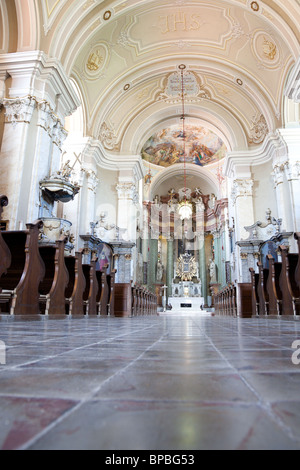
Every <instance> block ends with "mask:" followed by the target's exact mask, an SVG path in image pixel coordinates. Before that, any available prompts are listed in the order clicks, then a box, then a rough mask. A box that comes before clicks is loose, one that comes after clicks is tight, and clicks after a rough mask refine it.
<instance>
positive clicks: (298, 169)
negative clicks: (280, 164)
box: [285, 162, 300, 181]
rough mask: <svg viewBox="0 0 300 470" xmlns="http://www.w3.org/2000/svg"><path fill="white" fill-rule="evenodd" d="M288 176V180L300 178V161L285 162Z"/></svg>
mask: <svg viewBox="0 0 300 470" xmlns="http://www.w3.org/2000/svg"><path fill="white" fill-rule="evenodd" d="M285 169H286V176H287V179H288V181H293V180H299V177H300V162H295V163H291V162H286V164H285Z"/></svg>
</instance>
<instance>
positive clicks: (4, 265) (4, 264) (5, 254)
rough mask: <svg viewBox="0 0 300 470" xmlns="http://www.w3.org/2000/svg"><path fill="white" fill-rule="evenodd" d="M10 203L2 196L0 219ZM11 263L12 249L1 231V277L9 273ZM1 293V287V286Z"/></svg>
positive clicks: (0, 197) (0, 200)
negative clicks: (4, 208)
mask: <svg viewBox="0 0 300 470" xmlns="http://www.w3.org/2000/svg"><path fill="white" fill-rule="evenodd" d="M7 205H8V199H7V197H6V196H3V195H1V196H0V220H1V216H2V212H3V207H6V206H7ZM10 265H11V253H10V250H9V248H8V246H7V244H6V243H5V241H4V240H3V237H2V232H1V231H0V278H1V276H2V275H3V274H6V273H7V270H8V268H9V267H10ZM0 293H1V287H0Z"/></svg>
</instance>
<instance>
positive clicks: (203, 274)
mask: <svg viewBox="0 0 300 470" xmlns="http://www.w3.org/2000/svg"><path fill="white" fill-rule="evenodd" d="M206 265H207V262H206V256H205V238H204V236H202V237H201V238H200V239H199V276H200V279H201V283H202V297H204V303H205V305H207V268H206Z"/></svg>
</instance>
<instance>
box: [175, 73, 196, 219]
mask: <svg viewBox="0 0 300 470" xmlns="http://www.w3.org/2000/svg"><path fill="white" fill-rule="evenodd" d="M185 69H186V65H184V64H181V65H179V70H180V72H181V101H182V115H181V120H182V139H183V159H184V161H183V165H184V169H183V171H184V197H183V199H182V200H181V201H180V203H179V208H178V213H179V216H180V218H181V220H186V219H190V218H191V217H192V215H193V206H192V204H191V202H190V201H188V200H187V184H186V181H187V177H186V134H185V101H184V97H185V92H184V71H185Z"/></svg>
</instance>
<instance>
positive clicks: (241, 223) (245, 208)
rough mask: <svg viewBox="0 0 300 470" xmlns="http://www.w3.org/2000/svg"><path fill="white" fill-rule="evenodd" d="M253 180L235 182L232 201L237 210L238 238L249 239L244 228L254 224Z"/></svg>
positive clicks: (245, 179)
mask: <svg viewBox="0 0 300 470" xmlns="http://www.w3.org/2000/svg"><path fill="white" fill-rule="evenodd" d="M253 186H254V181H253V179H252V178H237V179H235V180H234V182H233V188H232V194H231V199H232V203H233V205H234V208H235V220H236V237H237V239H238V240H241V239H243V238H245V237H247V232H246V231H245V229H244V227H246V226H248V225H251V224H253V223H254V208H253Z"/></svg>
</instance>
